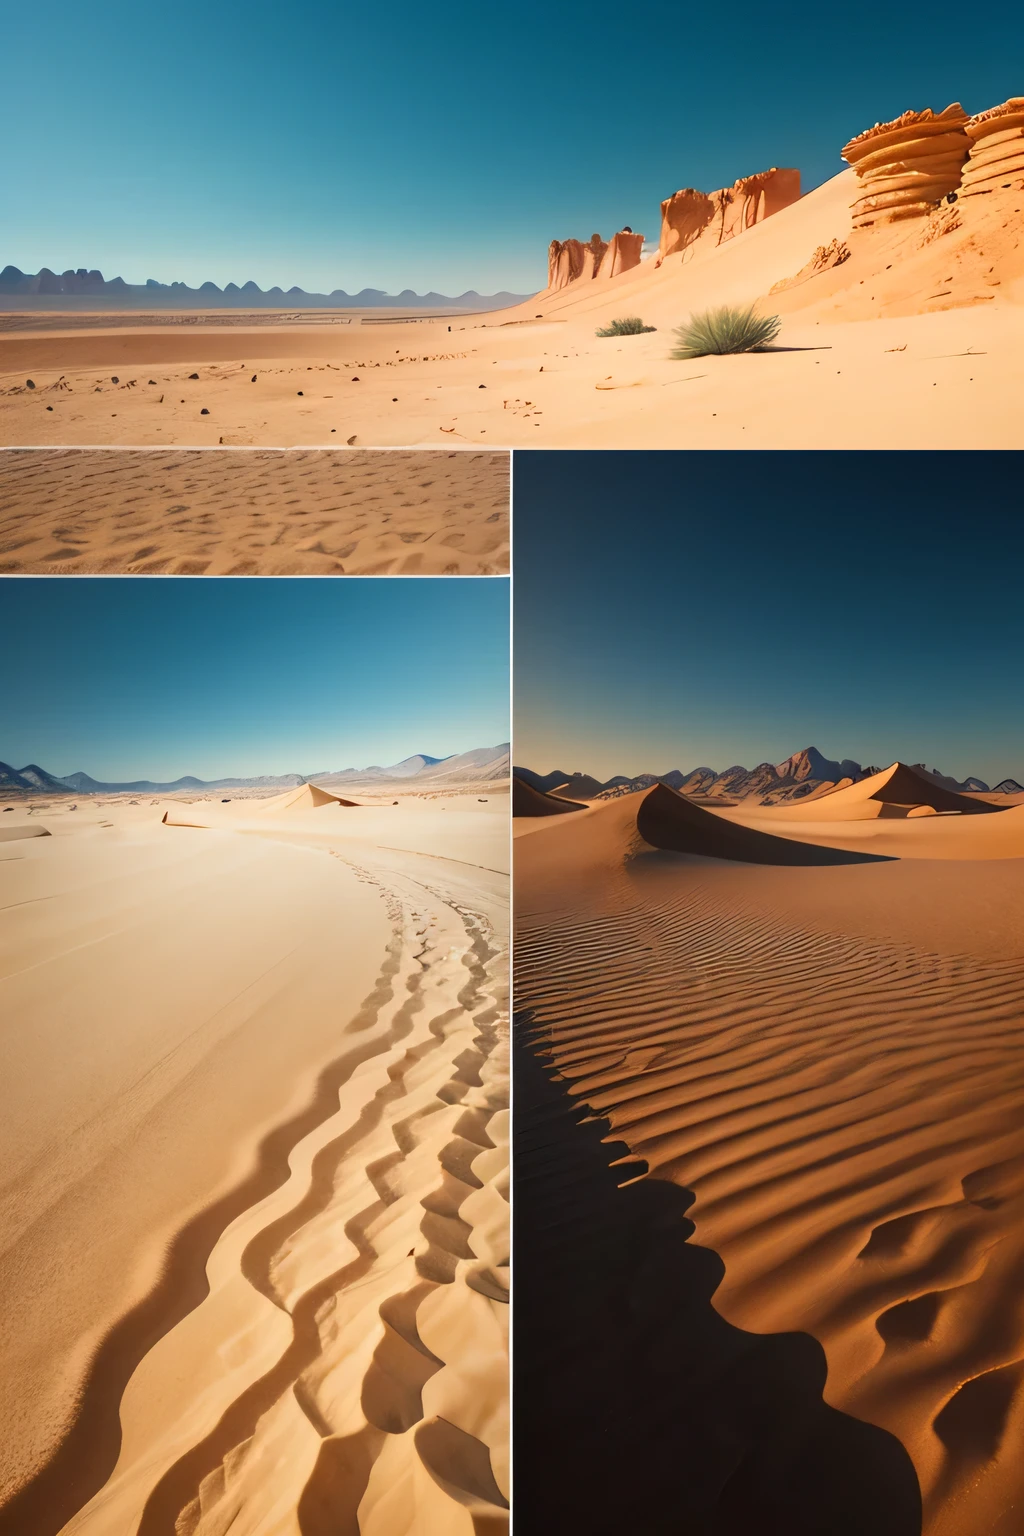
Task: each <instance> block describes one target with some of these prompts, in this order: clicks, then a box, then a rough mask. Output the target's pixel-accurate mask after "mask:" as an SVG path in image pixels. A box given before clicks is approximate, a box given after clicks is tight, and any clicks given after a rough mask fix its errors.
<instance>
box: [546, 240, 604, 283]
mask: <svg viewBox="0 0 1024 1536" xmlns="http://www.w3.org/2000/svg"><path fill="white" fill-rule="evenodd" d="M607 249H608V244H607V241H605V240H602V239H601V236H600V235H591V237H590V239H589V240H588V241H586V242H584V241H582V240H552V242H551V244H550V245H549V246H548V287H549V288H551V289H554V288H568V286H569V284H570V283H575V282H576V281H577V279H578V278H581V277H593V276H594V274H595V272H596V271H597V269H598V267H599V266H600V264H601V258H602V256H603V255H604V253H605V251H606V250H607Z"/></svg>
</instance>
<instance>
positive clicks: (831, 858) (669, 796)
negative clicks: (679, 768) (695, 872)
mask: <svg viewBox="0 0 1024 1536" xmlns="http://www.w3.org/2000/svg"><path fill="white" fill-rule="evenodd" d="M636 825H637V831H638V832H639V833H640V836H641V837H642V838H643V839H644V841H645V842H647V843H650V844H651V846H652V848H664V849H667V850H668V851H669V852H671V853H694V854H700V855H701V856H702V857H703V858H709V859H733V860H735V861H737V862H738V863H741V864H790V865H793V864H802V865H815V864H885V863H889V862H890V860H888V859H887V858H886V857H885V856H884V855H882V854H877V853H853V852H851V851H850V850H849V849H846V848H825V847H822V846H820V845H819V844H817V843H799V842H796V841H795V840H794V839H793V838H789V837H775V836H774V835H773V834H772V833H771V832H757V831H755V830H754V828H753V827H745V826H743V825H742V824H741V823H739V822H735V821H723V819H722V818H721V817H720V816H716V815H715V813H714V811H705V810H703V809H702V808H701V807H700V806H699V805H694V804H693V802H692V801H691V800H688V799H687V798H686V796H685V795H681V794H680V793H679V792H678V790H675V789H670V788H669V786H668V785H667V784H656V785H655V787H654V788H653V789H652V790H651V792H650V794H649V795H645V796H644V799H643V802H642V804H641V805H640V809H639V810H638V811H637V814H636Z"/></svg>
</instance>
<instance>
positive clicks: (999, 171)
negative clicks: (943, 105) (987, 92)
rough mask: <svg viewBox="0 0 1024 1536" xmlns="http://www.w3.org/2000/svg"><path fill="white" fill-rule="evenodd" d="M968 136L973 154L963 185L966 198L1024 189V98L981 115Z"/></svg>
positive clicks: (971, 123) (974, 119)
mask: <svg viewBox="0 0 1024 1536" xmlns="http://www.w3.org/2000/svg"><path fill="white" fill-rule="evenodd" d="M966 132H967V138H968V140H969V142H970V147H971V152H970V156H969V158H968V161H967V164H966V165H965V166H964V172H963V180H962V182H961V185H960V190H961V193H962V194H963V196H964V197H975V196H978V195H979V194H980V193H986V192H996V191H998V190H999V189H1000V188H1001V187H1016V188H1021V187H1024V96H1011V97H1010V100H1009V101H1004V102H1003V104H1002V105H1001V106H999V107H991V108H990V109H989V110H988V111H987V112H979V113H977V114H976V116H974V117H972V118H971V119H970V121H969V122H968V124H967V127H966Z"/></svg>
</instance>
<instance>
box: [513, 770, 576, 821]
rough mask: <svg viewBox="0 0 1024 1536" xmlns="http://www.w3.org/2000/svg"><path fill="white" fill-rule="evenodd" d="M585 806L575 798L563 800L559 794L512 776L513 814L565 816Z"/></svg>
mask: <svg viewBox="0 0 1024 1536" xmlns="http://www.w3.org/2000/svg"><path fill="white" fill-rule="evenodd" d="M581 810H583V806H582V805H581V804H579V803H578V802H577V801H575V800H563V799H561V798H560V797H559V796H558V795H551V794H547V793H545V791H544V790H542V789H534V787H533V785H532V784H527V782H526V780H525V779H521V778H519V777H518V775H513V777H512V814H513V816H563V815H564V814H565V813H566V811H581Z"/></svg>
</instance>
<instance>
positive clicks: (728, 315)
mask: <svg viewBox="0 0 1024 1536" xmlns="http://www.w3.org/2000/svg"><path fill="white" fill-rule="evenodd" d="M781 328H782V321H781V320H780V318H779V316H778V315H759V314H758V313H757V312H756V310H755V309H754V306H753V305H752V304H750V305H748V306H747V308H746V309H741V308H739V307H737V306H735V305H732V304H723V305H722V307H721V308H720V309H707V310H705V311H704V313H703V314H700V315H691V316H690V318H689V320H687V322H686V324H685V325H681V326H680V327H679V329H678V330H677V331H676V345H675V346H674V347H673V349H672V351H671V352H670V353H669V356H670V357H671V358H672V359H673V360H674V361H676V362H685V361H687V360H688V359H689V358H693V357H707V356H708V355H709V354H711V353H715V352H763V351H764V350H765V348H766V347H769V346H770V345H771V343H772V342H773V341H774V340H775V338H776V336H777V335H778V334H779V331H780V330H781Z"/></svg>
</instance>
